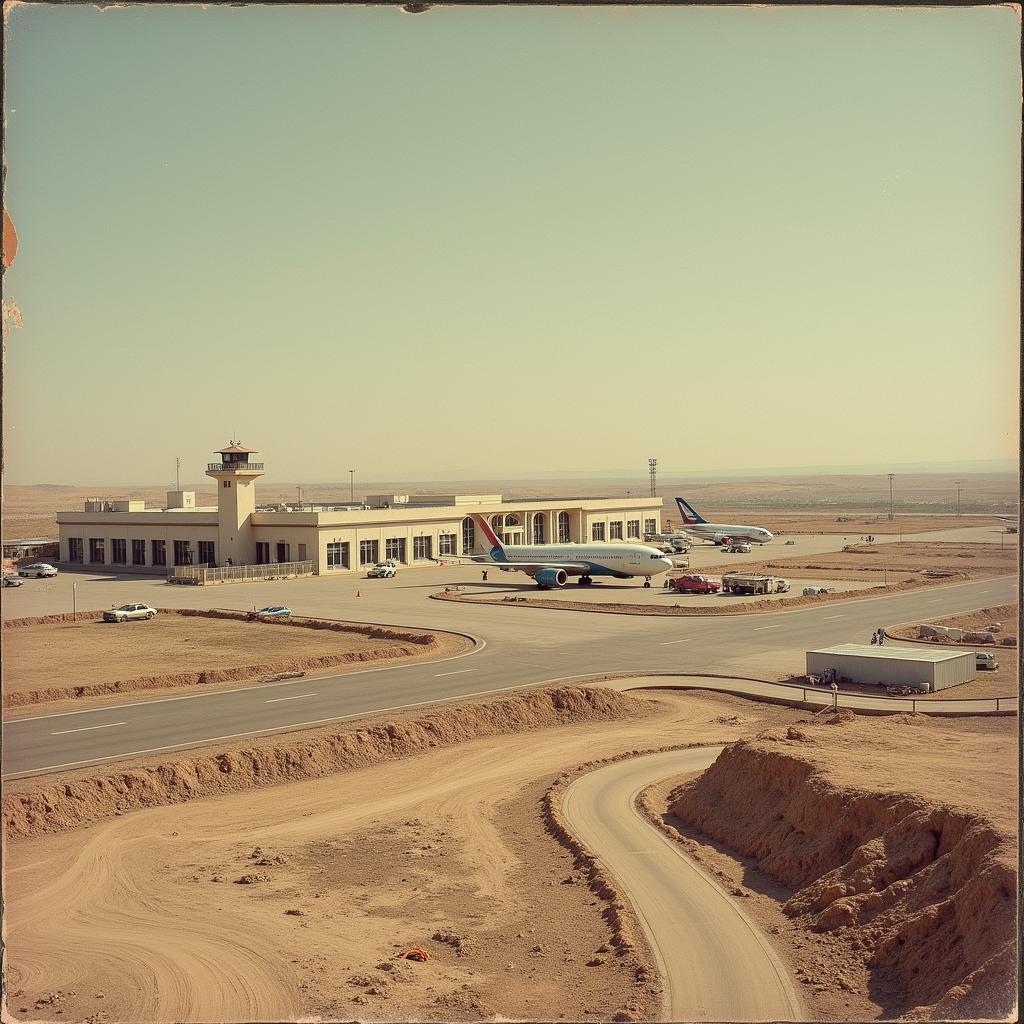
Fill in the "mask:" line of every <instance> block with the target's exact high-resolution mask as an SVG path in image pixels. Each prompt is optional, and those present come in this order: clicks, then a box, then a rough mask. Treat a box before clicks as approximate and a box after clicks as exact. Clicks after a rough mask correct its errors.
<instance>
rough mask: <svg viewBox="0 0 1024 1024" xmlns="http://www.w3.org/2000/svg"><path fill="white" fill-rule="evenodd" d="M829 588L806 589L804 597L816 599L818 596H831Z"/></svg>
mask: <svg viewBox="0 0 1024 1024" xmlns="http://www.w3.org/2000/svg"><path fill="white" fill-rule="evenodd" d="M831 593H832V591H831V590H829V588H828V587H804V597H816V596H817V595H818V594H831Z"/></svg>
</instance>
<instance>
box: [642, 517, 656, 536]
mask: <svg viewBox="0 0 1024 1024" xmlns="http://www.w3.org/2000/svg"><path fill="white" fill-rule="evenodd" d="M657 532H658V520H657V519H645V520H644V533H657Z"/></svg>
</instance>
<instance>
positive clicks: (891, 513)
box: [889, 473, 896, 521]
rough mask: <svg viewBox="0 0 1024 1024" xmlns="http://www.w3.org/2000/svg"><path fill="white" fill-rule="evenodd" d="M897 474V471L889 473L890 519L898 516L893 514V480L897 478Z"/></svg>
mask: <svg viewBox="0 0 1024 1024" xmlns="http://www.w3.org/2000/svg"><path fill="white" fill-rule="evenodd" d="M895 476H896V474H895V473H890V474H889V520H890V521H892V520H893V519H895V518H896V516H895V515H894V514H893V505H892V482H893V479H894V478H895Z"/></svg>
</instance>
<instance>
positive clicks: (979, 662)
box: [974, 651, 999, 671]
mask: <svg viewBox="0 0 1024 1024" xmlns="http://www.w3.org/2000/svg"><path fill="white" fill-rule="evenodd" d="M974 664H975V666H976V667H977V668H983V669H989V670H991V671H995V670H996V669H997V668H999V662H998V661H996V656H995V655H994V654H989V653H988V652H987V651H977V652H976V653H975V655H974Z"/></svg>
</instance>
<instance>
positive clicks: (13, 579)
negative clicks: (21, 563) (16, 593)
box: [4, 572, 25, 587]
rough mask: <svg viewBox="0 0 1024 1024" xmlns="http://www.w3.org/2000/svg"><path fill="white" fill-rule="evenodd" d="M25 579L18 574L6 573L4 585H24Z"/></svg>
mask: <svg viewBox="0 0 1024 1024" xmlns="http://www.w3.org/2000/svg"><path fill="white" fill-rule="evenodd" d="M24 585H25V581H24V580H23V579H20V578H19V577H17V576H11V575H10V574H9V573H6V572H5V573H4V586H5V587H23V586H24Z"/></svg>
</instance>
